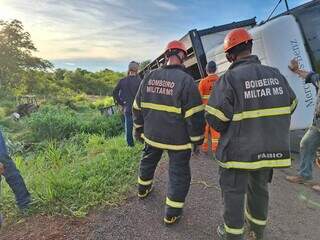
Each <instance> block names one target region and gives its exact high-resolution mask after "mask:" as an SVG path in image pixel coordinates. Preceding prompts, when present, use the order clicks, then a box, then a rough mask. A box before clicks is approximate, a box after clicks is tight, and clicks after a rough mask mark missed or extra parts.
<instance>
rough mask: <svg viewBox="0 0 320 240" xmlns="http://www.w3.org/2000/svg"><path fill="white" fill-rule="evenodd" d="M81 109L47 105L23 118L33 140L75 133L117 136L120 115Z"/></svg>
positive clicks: (65, 136) (60, 137) (57, 137)
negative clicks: (106, 115)
mask: <svg viewBox="0 0 320 240" xmlns="http://www.w3.org/2000/svg"><path fill="white" fill-rule="evenodd" d="M88 109H89V108H87V110H82V111H83V112H82V113H78V112H76V111H73V110H71V109H70V108H68V107H65V106H52V105H47V106H44V107H42V108H41V109H40V111H39V112H36V113H33V114H32V115H31V116H30V117H29V118H27V119H26V120H25V122H26V124H27V126H28V127H29V128H30V129H31V130H32V132H33V138H34V139H35V140H43V139H64V138H69V137H71V136H73V135H75V134H77V133H82V132H83V133H90V134H101V135H104V136H105V137H113V136H117V135H119V134H120V133H121V131H122V124H121V119H120V116H118V115H114V116H110V117H104V116H101V115H100V113H99V112H98V111H94V110H89V111H88Z"/></svg>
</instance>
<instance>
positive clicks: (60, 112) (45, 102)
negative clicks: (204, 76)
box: [0, 20, 141, 220]
mask: <svg viewBox="0 0 320 240" xmlns="http://www.w3.org/2000/svg"><path fill="white" fill-rule="evenodd" d="M0 38H1V39H3V41H0V84H1V87H0V128H1V130H2V131H3V133H4V135H5V137H6V139H7V145H8V146H9V150H10V154H11V157H12V158H13V159H14V161H15V163H16V165H17V167H18V168H19V170H20V171H21V173H22V176H23V177H24V179H25V181H26V184H27V186H28V188H29V190H30V192H31V194H32V197H33V203H32V206H31V209H30V213H29V214H33V213H41V214H63V215H71V216H78V217H81V216H84V215H86V214H87V213H88V211H89V210H90V209H91V208H93V207H99V206H102V207H103V206H110V205H115V204H118V203H120V202H121V201H122V200H123V199H124V198H125V197H126V193H127V192H128V190H129V189H130V188H132V186H134V185H135V183H136V169H137V165H138V158H139V152H140V150H141V145H137V146H136V147H135V148H129V147H127V146H126V143H125V141H124V136H123V125H122V119H121V116H120V114H119V113H115V114H114V115H111V116H108V115H106V114H105V112H104V111H103V110H104V109H105V108H106V107H110V106H112V105H114V103H113V99H112V97H111V92H112V89H113V87H114V85H115V83H116V82H117V81H118V80H119V79H120V78H121V77H123V76H124V73H119V72H114V71H112V70H109V69H105V70H102V71H99V72H95V73H92V72H89V71H86V70H82V69H76V70H74V71H69V70H64V69H53V66H52V64H51V63H50V62H48V61H46V60H44V59H40V58H36V57H33V53H34V52H35V51H36V48H35V46H34V45H33V43H32V41H31V37H30V35H29V34H28V33H26V32H24V29H23V25H22V23H21V22H19V21H17V20H14V21H12V22H4V21H0ZM4 59H6V60H4ZM24 95H33V96H34V97H35V98H36V99H37V103H38V105H39V108H37V109H36V111H34V112H32V113H29V114H27V115H26V116H24V117H22V118H21V119H19V120H14V118H13V117H12V113H14V112H15V111H16V107H17V105H18V102H17V97H19V96H24ZM0 211H1V212H2V213H3V214H4V215H5V217H6V218H7V219H11V220H13V219H16V217H17V216H18V215H19V213H18V210H17V208H16V206H15V201H14V196H13V194H12V192H11V190H10V189H9V187H8V185H7V184H6V183H5V181H2V183H1V196H0Z"/></svg>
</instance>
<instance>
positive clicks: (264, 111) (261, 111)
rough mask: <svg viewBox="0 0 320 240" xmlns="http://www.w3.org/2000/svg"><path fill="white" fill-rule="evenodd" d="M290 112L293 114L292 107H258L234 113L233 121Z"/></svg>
mask: <svg viewBox="0 0 320 240" xmlns="http://www.w3.org/2000/svg"><path fill="white" fill-rule="evenodd" d="M288 114H291V107H278V108H267V109H258V110H252V111H246V112H242V113H236V114H234V115H233V118H232V121H241V120H244V119H248V118H260V117H271V116H280V115H288Z"/></svg>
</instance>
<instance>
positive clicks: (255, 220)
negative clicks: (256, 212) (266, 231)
mask: <svg viewBox="0 0 320 240" xmlns="http://www.w3.org/2000/svg"><path fill="white" fill-rule="evenodd" d="M245 214H246V217H247V218H248V219H249V220H250V221H251V222H253V223H254V224H257V225H260V226H265V225H267V220H259V219H256V218H254V217H252V216H251V215H250V214H249V212H248V211H247V209H246V210H245Z"/></svg>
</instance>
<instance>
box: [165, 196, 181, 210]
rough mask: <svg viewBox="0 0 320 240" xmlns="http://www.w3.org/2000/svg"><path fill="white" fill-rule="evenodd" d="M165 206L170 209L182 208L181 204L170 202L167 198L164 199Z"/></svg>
mask: <svg viewBox="0 0 320 240" xmlns="http://www.w3.org/2000/svg"><path fill="white" fill-rule="evenodd" d="M166 204H167V205H168V206H170V207H173V208H183V204H184V203H183V202H175V201H172V200H170V199H169V198H168V197H167V199H166Z"/></svg>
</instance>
